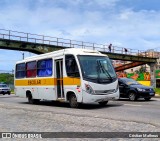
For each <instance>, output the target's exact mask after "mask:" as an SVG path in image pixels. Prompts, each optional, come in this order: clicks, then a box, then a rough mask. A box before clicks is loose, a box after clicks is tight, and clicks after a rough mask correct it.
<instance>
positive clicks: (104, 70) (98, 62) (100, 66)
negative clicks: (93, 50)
mask: <svg viewBox="0 0 160 141" xmlns="http://www.w3.org/2000/svg"><path fill="white" fill-rule="evenodd" d="M97 64H98V66H99V70H100V69H102V70H103V72H104V74H105V75H106V76H108V77H109V79H110V80H112V79H113V78H112V77H111V75H110V74H109V72H108V71H107V70H106V69H105V68H104V67H103V65H102V64H101V62H100V60H97Z"/></svg>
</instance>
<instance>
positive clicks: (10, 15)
mask: <svg viewBox="0 0 160 141" xmlns="http://www.w3.org/2000/svg"><path fill="white" fill-rule="evenodd" d="M159 5H160V1H159V0H0V29H6V30H14V31H20V32H26V33H33V34H40V35H46V36H53V37H58V38H66V39H71V40H78V41H85V42H91V43H98V44H105V45H108V44H110V43H112V45H114V46H118V47H125V48H131V49H142V50H148V49H159V48H160V6H159ZM0 32H1V31H0ZM0 52H1V53H0V72H1V71H2V70H7V71H10V70H12V69H14V66H15V62H16V61H18V60H22V54H23V53H24V56H25V57H28V56H33V55H34V54H33V53H29V52H22V51H11V50H2V49H1V50H0Z"/></svg>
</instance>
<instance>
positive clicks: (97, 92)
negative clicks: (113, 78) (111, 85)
mask: <svg viewBox="0 0 160 141" xmlns="http://www.w3.org/2000/svg"><path fill="white" fill-rule="evenodd" d="M115 91H116V90H115V89H110V90H95V94H100V95H106V94H112V93H114V92H115Z"/></svg>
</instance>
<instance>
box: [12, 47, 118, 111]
mask: <svg viewBox="0 0 160 141" xmlns="http://www.w3.org/2000/svg"><path fill="white" fill-rule="evenodd" d="M14 80H15V82H14V84H15V94H16V95H17V96H20V97H26V98H27V99H28V102H29V103H31V104H34V103H38V102H39V101H40V100H52V101H64V102H69V104H70V106H71V107H73V108H76V107H78V105H79V103H95V102H96V103H99V104H100V105H106V104H107V103H108V101H109V100H114V99H118V98H119V88H118V80H117V75H116V73H115V70H114V68H113V65H112V63H111V61H110V59H109V58H108V56H106V55H104V54H101V53H100V52H98V51H96V50H88V49H76V48H69V49H63V50H59V51H54V52H50V53H46V54H42V55H36V56H32V57H28V58H26V59H24V60H22V61H18V62H17V63H16V66H15V79H14Z"/></svg>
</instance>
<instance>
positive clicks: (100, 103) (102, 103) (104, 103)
mask: <svg viewBox="0 0 160 141" xmlns="http://www.w3.org/2000/svg"><path fill="white" fill-rule="evenodd" d="M98 103H99V105H101V106H105V105H106V104H107V103H108V101H102V102H98Z"/></svg>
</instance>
